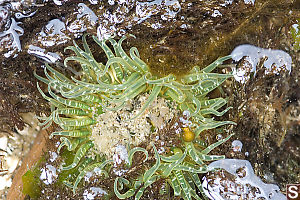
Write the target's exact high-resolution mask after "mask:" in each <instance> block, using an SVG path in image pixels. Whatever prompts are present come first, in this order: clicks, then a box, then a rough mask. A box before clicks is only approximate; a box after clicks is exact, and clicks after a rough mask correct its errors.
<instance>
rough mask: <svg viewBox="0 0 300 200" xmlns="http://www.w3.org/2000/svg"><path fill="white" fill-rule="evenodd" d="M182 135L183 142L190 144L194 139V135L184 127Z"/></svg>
mask: <svg viewBox="0 0 300 200" xmlns="http://www.w3.org/2000/svg"><path fill="white" fill-rule="evenodd" d="M182 130H183V133H182V139H183V141H185V142H191V141H193V140H194V139H195V133H194V132H193V131H191V130H190V128H189V127H184V128H182Z"/></svg>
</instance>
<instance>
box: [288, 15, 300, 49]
mask: <svg viewBox="0 0 300 200" xmlns="http://www.w3.org/2000/svg"><path fill="white" fill-rule="evenodd" d="M299 28H300V19H298V20H297V23H295V24H293V25H292V27H291V29H290V33H291V36H292V38H293V40H294V44H293V47H294V50H295V51H299V50H300V30H299Z"/></svg>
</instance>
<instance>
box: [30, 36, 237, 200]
mask: <svg viewBox="0 0 300 200" xmlns="http://www.w3.org/2000/svg"><path fill="white" fill-rule="evenodd" d="M92 38H93V40H94V42H95V43H96V44H98V45H99V46H100V48H101V49H102V50H103V51H104V53H105V55H106V57H107V62H106V63H101V62H98V61H97V60H96V59H95V58H97V57H96V56H95V57H94V55H93V53H92V51H91V49H90V48H89V46H88V44H87V41H86V36H83V38H82V41H83V48H81V47H80V46H79V45H78V44H77V43H76V42H73V46H70V47H67V48H65V51H67V50H71V51H72V52H73V53H75V55H73V56H70V57H67V58H66V59H65V60H64V65H65V66H66V67H68V64H69V61H75V62H77V63H79V64H80V66H81V70H82V71H81V73H80V75H76V76H75V77H69V78H67V77H66V76H65V75H64V74H62V73H60V72H59V71H57V70H55V69H54V68H52V67H51V66H49V65H48V64H46V65H45V68H44V73H45V78H44V77H42V76H39V75H37V74H36V72H34V75H35V77H36V78H37V79H38V80H39V81H41V82H43V83H45V84H47V85H48V87H47V89H48V93H46V92H43V91H42V89H41V88H40V87H39V84H38V83H37V89H38V90H39V92H40V93H41V95H42V97H43V98H45V99H46V100H47V101H49V102H50V104H51V114H50V115H49V116H48V117H38V119H40V120H42V121H43V122H41V123H40V124H41V125H42V126H45V127H49V126H50V125H51V124H52V123H55V124H57V125H59V126H60V129H59V130H57V131H55V132H53V133H52V134H51V135H50V138H52V137H60V141H61V143H60V145H59V146H58V149H57V152H58V153H59V152H62V151H65V150H67V151H71V152H74V154H75V156H74V159H73V161H72V163H68V164H66V166H63V167H62V170H70V171H71V170H74V171H76V177H75V178H74V180H70V181H66V180H65V184H66V185H67V186H68V187H70V188H72V190H73V192H74V193H75V192H76V189H77V187H78V185H79V183H80V182H81V180H82V179H83V177H84V176H85V174H86V173H87V172H90V171H93V170H95V169H96V168H99V170H100V172H101V173H102V174H104V178H105V177H108V175H109V174H110V173H112V170H111V168H112V166H113V164H112V162H114V161H112V160H111V157H109V155H107V154H105V152H101V151H100V150H99V149H101V148H99V147H97V145H98V144H97V141H96V139H95V137H92V136H93V135H94V134H98V132H97V131H98V129H102V128H103V127H102V126H103V121H99V120H103V118H104V117H105V114H106V113H109V112H119V113H120V112H123V110H126V109H127V110H129V111H128V112H132V115H131V117H129V119H127V118H126V117H124V119H123V118H121V117H119V116H117V118H118V119H116V120H117V122H118V123H121V122H120V121H122V123H125V124H126V123H127V124H129V123H135V121H138V120H140V119H143V117H144V118H145V120H147V117H148V116H147V117H145V116H146V115H147V112H146V111H147V110H150V109H151V107H152V105H153V104H154V102H155V101H156V100H157V99H158V98H161V99H164V100H168V101H170V102H172V103H174V105H175V106H174V107H173V108H172V109H174V110H177V108H178V109H179V111H180V112H184V111H186V112H189V113H190V120H191V122H192V125H191V127H185V128H187V129H188V130H189V131H190V133H193V135H192V136H193V137H191V139H190V140H187V139H185V138H184V137H183V136H182V135H183V134H181V135H180V134H178V138H179V139H180V144H179V146H176V148H177V150H176V151H175V150H174V151H173V150H172V151H171V152H170V153H161V152H159V151H158V149H157V148H156V146H155V145H154V144H153V141H150V144H152V149H153V151H152V153H151V151H148V150H147V148H142V147H141V146H133V144H131V143H129V142H128V143H127V145H128V149H127V150H128V152H129V153H128V162H127V163H126V165H124V166H125V168H126V169H127V170H129V171H130V169H133V167H134V166H132V165H133V159H134V156H136V154H135V153H136V152H140V153H143V154H144V156H145V158H144V159H143V161H142V163H147V166H148V168H147V170H145V171H144V172H143V173H142V174H141V175H140V176H139V177H135V178H133V179H131V178H130V177H126V176H124V177H122V176H118V177H117V178H115V180H114V193H115V195H116V196H117V197H118V198H119V199H125V198H131V197H133V196H134V199H136V200H138V199H140V198H141V197H142V195H143V193H144V191H145V190H147V189H148V188H149V187H150V185H151V184H153V183H155V182H156V181H158V180H166V184H168V185H169V187H170V188H172V189H173V191H174V192H173V194H174V196H180V197H181V198H183V199H187V200H192V199H193V198H194V199H201V198H200V196H199V195H200V193H201V194H204V192H203V188H202V186H201V181H200V179H199V176H198V174H201V173H206V172H208V167H207V164H206V163H207V162H209V161H212V160H217V159H222V158H224V156H220V155H209V153H210V151H211V150H213V149H214V148H216V147H217V146H219V145H221V144H223V143H224V142H226V141H227V140H228V139H229V138H230V137H231V136H232V135H229V136H228V137H226V138H224V139H222V140H219V141H218V142H216V143H213V144H206V143H205V142H203V141H202V140H201V137H200V134H201V133H202V132H203V131H205V130H208V129H213V128H218V127H220V126H223V125H230V124H235V123H234V122H231V121H216V120H214V116H222V115H224V114H225V113H226V112H227V111H228V110H229V109H230V108H231V107H227V108H225V109H222V108H223V106H224V105H225V104H226V103H227V101H226V100H225V99H223V98H221V97H219V98H215V99H210V98H209V97H207V94H208V93H210V92H212V91H213V90H215V89H216V88H218V87H219V86H220V85H221V84H222V83H223V82H224V81H225V80H227V79H228V78H230V77H232V74H219V73H213V70H214V69H215V68H217V67H218V66H219V65H221V64H222V63H223V62H224V61H226V60H229V59H231V56H225V57H221V58H219V59H217V60H216V61H214V62H213V63H212V64H210V65H208V66H207V67H205V68H203V69H201V68H200V67H199V66H195V67H194V68H193V69H192V70H191V71H190V72H189V73H187V74H186V75H183V76H182V77H181V78H178V77H176V76H175V75H174V74H169V75H167V76H162V77H159V76H156V75H153V74H152V73H151V71H150V68H149V66H148V65H147V64H146V63H145V62H144V61H143V60H142V59H141V58H140V54H139V52H138V50H137V48H136V47H132V48H130V49H129V54H127V53H126V52H125V50H124V49H123V48H122V42H123V41H124V40H125V39H126V37H125V36H123V37H122V38H121V39H120V40H119V41H116V40H114V39H113V38H109V39H107V40H99V39H98V38H97V37H95V36H93V37H92ZM109 46H112V47H113V49H110V47H109ZM46 94H47V95H46ZM48 94H49V95H48ZM140 97H143V98H146V99H145V101H143V103H141V104H139V105H133V103H132V102H133V101H134V99H138V98H140ZM128 104H131V106H132V107H134V106H136V107H137V110H134V112H133V111H132V110H131V109H133V108H127V107H128ZM129 107H130V106H129ZM148 114H149V112H148ZM150 114H151V113H150ZM105 123H111V122H110V121H108V122H105ZM101 124H102V125H101ZM98 125H99V127H98ZM116 126H117V125H116ZM154 128H156V129H157V128H160V127H154ZM96 129H97V131H96ZM99 133H100V136H101V134H102V133H101V131H100V132H99ZM113 134H114V135H110V136H109V137H115V136H116V135H117V134H118V135H121V134H120V133H116V132H114V133H113ZM118 135H117V136H118ZM147 136H148V135H147ZM180 137H181V138H180ZM119 139H120V140H126V138H125V139H124V138H121V136H120V138H119ZM132 146H133V148H132ZM169 148H170V147H169ZM148 149H149V147H148ZM99 151H100V152H99ZM153 152H154V153H153ZM153 160H155V162H153ZM202 196H203V195H202ZM204 198H205V197H204Z"/></svg>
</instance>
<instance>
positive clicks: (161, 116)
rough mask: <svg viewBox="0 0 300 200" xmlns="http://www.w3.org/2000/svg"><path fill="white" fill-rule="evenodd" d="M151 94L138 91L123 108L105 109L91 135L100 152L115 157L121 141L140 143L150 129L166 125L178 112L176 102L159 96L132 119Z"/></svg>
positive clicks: (123, 142)
mask: <svg viewBox="0 0 300 200" xmlns="http://www.w3.org/2000/svg"><path fill="white" fill-rule="evenodd" d="M148 96H149V95H148V94H142V95H139V96H138V97H137V98H135V99H133V100H129V101H128V102H127V105H126V106H125V107H124V108H122V109H121V110H118V111H112V110H105V112H104V113H103V114H100V115H98V116H96V117H95V119H96V120H97V123H96V124H95V125H94V126H93V127H92V135H91V139H92V140H93V141H94V144H95V146H94V147H95V149H96V151H98V152H97V153H103V154H106V156H108V157H109V158H112V157H113V155H114V154H115V153H116V147H117V146H118V145H124V146H126V145H132V146H138V145H139V144H141V143H143V142H145V141H146V140H147V139H148V138H149V135H150V134H151V132H153V131H155V130H157V129H161V128H163V127H164V125H165V124H166V123H167V122H169V121H170V120H171V119H172V118H173V117H174V115H175V113H177V112H178V110H177V109H175V108H176V107H177V106H176V105H175V103H174V102H170V101H169V100H166V99H164V98H161V97H157V99H156V100H155V101H154V102H152V104H151V105H150V106H149V108H148V109H147V110H146V111H145V112H144V113H143V114H142V115H140V116H139V117H137V118H135V119H133V120H130V119H132V118H133V117H134V116H136V115H137V113H139V111H140V109H141V107H142V106H143V105H144V103H145V102H146V100H147V99H148ZM115 106H116V105H115ZM147 142H148V141H147Z"/></svg>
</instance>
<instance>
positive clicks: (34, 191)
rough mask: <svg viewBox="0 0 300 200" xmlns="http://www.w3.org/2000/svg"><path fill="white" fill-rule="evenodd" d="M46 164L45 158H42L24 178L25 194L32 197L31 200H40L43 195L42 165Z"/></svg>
mask: <svg viewBox="0 0 300 200" xmlns="http://www.w3.org/2000/svg"><path fill="white" fill-rule="evenodd" d="M43 162H45V157H42V158H41V159H40V160H39V161H38V162H37V163H36V165H35V166H34V167H32V169H28V171H27V172H26V173H25V174H24V175H23V176H22V182H23V191H22V192H23V194H25V195H28V196H30V199H38V198H39V197H40V195H41V189H42V187H41V184H42V181H41V180H40V175H41V170H40V169H41V165H42V163H43Z"/></svg>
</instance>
